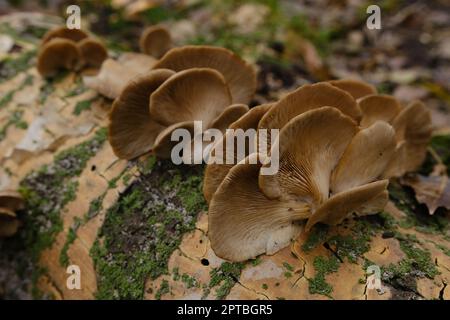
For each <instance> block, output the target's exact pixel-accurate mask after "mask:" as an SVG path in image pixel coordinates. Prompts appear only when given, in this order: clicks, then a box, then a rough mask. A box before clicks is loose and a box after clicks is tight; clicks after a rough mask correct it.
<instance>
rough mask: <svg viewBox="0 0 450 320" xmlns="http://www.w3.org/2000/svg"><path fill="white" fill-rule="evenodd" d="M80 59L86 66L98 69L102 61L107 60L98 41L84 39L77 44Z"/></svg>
mask: <svg viewBox="0 0 450 320" xmlns="http://www.w3.org/2000/svg"><path fill="white" fill-rule="evenodd" d="M77 46H78V48H79V49H80V52H81V58H82V59H83V63H84V64H85V65H86V66H89V67H94V68H100V66H101V65H102V63H103V61H105V60H106V58H108V51H107V50H106V47H105V46H104V45H103V44H102V43H101V42H100V41H98V40H95V39H92V38H85V39H83V40H81V41H80V42H79V43H77Z"/></svg>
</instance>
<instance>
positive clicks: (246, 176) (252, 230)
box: [208, 154, 310, 261]
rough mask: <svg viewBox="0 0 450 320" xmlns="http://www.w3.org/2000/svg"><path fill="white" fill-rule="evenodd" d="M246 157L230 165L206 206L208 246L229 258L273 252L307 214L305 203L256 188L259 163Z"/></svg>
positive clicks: (217, 253) (284, 242)
mask: <svg viewBox="0 0 450 320" xmlns="http://www.w3.org/2000/svg"><path fill="white" fill-rule="evenodd" d="M250 157H257V154H253V155H251V156H250ZM250 161H251V160H250V159H249V158H246V159H244V160H243V161H242V162H241V163H239V164H237V165H235V166H234V167H233V168H231V170H230V172H229V173H228V174H227V176H226V177H225V179H224V180H223V182H222V183H221V184H220V186H219V188H218V189H217V191H216V193H215V194H214V196H213V198H212V199H211V203H210V206H209V213H208V219H209V230H208V235H209V239H210V240H211V247H212V248H213V250H214V252H215V253H216V255H217V256H219V257H221V258H223V259H227V260H231V261H244V260H247V259H251V258H254V257H256V256H258V255H260V254H263V253H267V254H273V253H275V252H276V251H278V250H279V249H281V248H283V247H285V246H286V245H287V244H288V243H289V241H290V240H291V239H293V238H295V237H296V236H297V235H298V234H299V233H300V232H301V230H302V227H301V225H298V224H296V223H295V222H293V221H294V220H299V219H305V218H307V217H308V216H309V215H310V211H309V206H308V205H307V204H305V203H298V202H282V201H278V200H269V199H267V198H266V197H265V196H264V194H263V193H262V192H261V191H260V190H259V189H258V183H257V181H258V174H259V169H260V166H259V165H258V164H246V163H249V162H250Z"/></svg>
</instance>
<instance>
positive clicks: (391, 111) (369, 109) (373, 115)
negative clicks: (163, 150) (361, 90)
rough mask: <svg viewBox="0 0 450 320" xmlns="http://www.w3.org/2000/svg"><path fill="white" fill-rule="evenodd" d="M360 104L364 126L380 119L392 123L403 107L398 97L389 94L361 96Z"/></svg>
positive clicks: (362, 124)
mask: <svg viewBox="0 0 450 320" xmlns="http://www.w3.org/2000/svg"><path fill="white" fill-rule="evenodd" d="M358 104H359V107H360V108H361V111H362V114H363V117H362V119H361V123H360V125H361V126H362V127H364V128H365V127H368V126H370V125H372V124H373V123H375V122H376V121H378V120H383V121H386V122H388V123H392V121H393V120H394V118H395V117H396V116H397V114H398V113H399V112H400V109H401V105H400V103H399V102H398V101H397V99H395V98H394V97H392V96H388V95H376V94H374V95H368V96H365V97H364V98H361V99H360V100H359V101H358Z"/></svg>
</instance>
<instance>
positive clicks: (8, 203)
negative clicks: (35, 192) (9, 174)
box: [0, 190, 25, 216]
mask: <svg viewBox="0 0 450 320" xmlns="http://www.w3.org/2000/svg"><path fill="white" fill-rule="evenodd" d="M24 206H25V200H24V199H23V197H22V195H21V194H20V193H19V192H17V191H14V190H2V191H0V207H1V208H5V209H9V210H11V211H17V210H21V209H23V208H24ZM14 216H15V215H14Z"/></svg>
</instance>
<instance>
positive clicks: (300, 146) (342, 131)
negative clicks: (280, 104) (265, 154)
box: [259, 107, 358, 205]
mask: <svg viewBox="0 0 450 320" xmlns="http://www.w3.org/2000/svg"><path fill="white" fill-rule="evenodd" d="M271 110H272V109H270V110H269V112H270V111H271ZM357 131H358V128H357V125H356V124H355V122H354V121H353V120H352V119H351V118H349V117H347V116H345V115H344V114H342V113H341V112H340V111H339V110H338V109H336V108H331V107H323V108H319V109H314V110H310V111H308V112H305V113H303V114H300V115H298V116H296V117H294V118H293V119H292V120H291V121H289V122H288V123H287V124H286V125H285V126H284V127H283V129H282V130H281V132H280V134H279V136H278V139H277V140H276V142H275V144H274V145H273V147H272V153H273V152H274V149H275V148H277V149H278V150H279V170H278V172H277V173H276V174H274V175H260V176H259V186H260V188H261V190H262V191H263V192H264V194H265V195H266V196H267V197H269V198H271V199H299V200H301V201H304V202H308V203H313V204H314V205H318V204H320V203H322V202H323V201H324V200H326V199H328V193H329V184H330V176H331V171H332V170H333V169H334V167H335V166H336V165H337V164H338V161H339V159H340V158H341V156H342V154H343V153H344V151H345V149H346V148H347V145H348V144H349V143H350V141H351V139H352V138H353V136H354V135H355V134H356V132H357ZM272 157H273V155H272ZM265 166H268V165H267V164H265Z"/></svg>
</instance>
